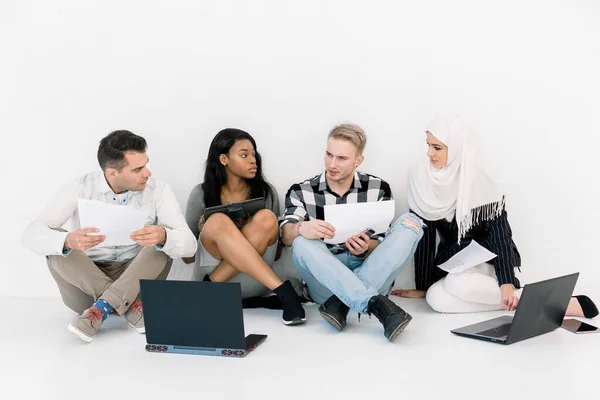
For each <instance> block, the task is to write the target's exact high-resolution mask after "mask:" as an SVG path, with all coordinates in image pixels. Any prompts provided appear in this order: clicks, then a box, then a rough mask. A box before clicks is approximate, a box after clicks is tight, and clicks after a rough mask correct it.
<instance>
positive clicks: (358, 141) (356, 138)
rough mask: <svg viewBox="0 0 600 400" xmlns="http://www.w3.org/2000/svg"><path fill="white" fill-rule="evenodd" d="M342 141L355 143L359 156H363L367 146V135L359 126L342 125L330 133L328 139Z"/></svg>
mask: <svg viewBox="0 0 600 400" xmlns="http://www.w3.org/2000/svg"><path fill="white" fill-rule="evenodd" d="M331 138H333V139H341V140H347V141H349V142H352V143H354V145H355V146H356V150H357V153H358V155H361V154H362V153H363V151H364V150H365V147H366V146H367V134H366V133H365V131H363V129H362V128H361V127H360V126H358V125H353V124H341V125H338V126H336V127H335V128H333V129H332V130H331V131H330V132H329V136H328V137H327V139H331Z"/></svg>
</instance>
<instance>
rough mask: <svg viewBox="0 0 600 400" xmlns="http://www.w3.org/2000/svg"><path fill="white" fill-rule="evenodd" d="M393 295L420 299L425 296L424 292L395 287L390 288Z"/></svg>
mask: <svg viewBox="0 0 600 400" xmlns="http://www.w3.org/2000/svg"><path fill="white" fill-rule="evenodd" d="M391 294H393V295H394V296H400V297H406V298H407V299H422V298H423V297H425V292H424V291H422V290H416V289H396V290H392V293H391Z"/></svg>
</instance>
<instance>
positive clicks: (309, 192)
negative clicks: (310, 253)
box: [279, 171, 392, 254]
mask: <svg viewBox="0 0 600 400" xmlns="http://www.w3.org/2000/svg"><path fill="white" fill-rule="evenodd" d="M391 199H392V190H391V188H390V185H389V184H388V183H387V182H386V181H384V180H382V179H380V178H378V177H376V176H373V175H369V174H365V173H362V172H358V171H355V173H354V181H353V182H352V186H350V189H349V190H348V192H346V193H345V194H344V195H343V196H339V195H338V194H337V193H334V192H333V191H332V190H331V189H330V188H329V185H328V184H327V180H326V179H325V172H322V173H320V174H319V175H317V176H315V177H313V178H311V179H308V180H306V181H304V182H302V183H296V184H294V185H292V187H290V189H289V190H288V192H287V194H286V196H285V210H284V212H283V215H282V216H281V218H280V219H279V229H280V231H281V229H283V227H284V226H285V225H286V224H289V223H298V222H302V221H310V220H311V219H320V220H324V219H325V209H324V207H325V206H326V205H333V204H347V203H366V202H370V201H384V200H391ZM384 237H385V233H381V234H375V235H371V236H370V238H371V239H372V240H377V241H379V242H381V241H382V240H383V238H384ZM327 248H328V249H329V251H331V253H333V254H339V253H343V252H344V251H346V250H347V249H346V246H345V245H344V244H343V243H341V244H327Z"/></svg>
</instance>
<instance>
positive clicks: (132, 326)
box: [127, 322, 146, 334]
mask: <svg viewBox="0 0 600 400" xmlns="http://www.w3.org/2000/svg"><path fill="white" fill-rule="evenodd" d="M127 323H128V324H129V326H130V327H131V328H133V329H135V330H136V331H137V332H138V333H142V334H143V333H146V327H145V326H140V327H136V326H135V325H133V324H132V323H131V322H127Z"/></svg>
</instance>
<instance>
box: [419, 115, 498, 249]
mask: <svg viewBox="0 0 600 400" xmlns="http://www.w3.org/2000/svg"><path fill="white" fill-rule="evenodd" d="M427 132H429V133H431V134H432V135H433V136H435V137H436V138H437V139H438V140H439V141H440V142H442V143H444V144H445V145H446V146H448V164H447V165H446V166H445V167H443V168H439V169H437V168H434V167H433V166H432V165H431V163H430V162H429V160H428V159H427V160H423V161H422V162H420V163H419V164H418V165H417V167H416V168H415V169H414V170H413V171H412V172H411V173H410V175H409V180H408V205H409V206H410V208H411V209H412V210H413V211H414V212H416V213H417V214H419V215H420V216H421V217H423V218H425V219H427V220H429V221H437V220H441V219H443V218H446V219H448V220H449V221H451V220H452V217H454V216H455V215H456V220H457V223H458V232H459V235H458V240H459V242H460V240H461V239H462V238H463V237H464V236H465V234H466V233H467V232H468V231H469V230H470V229H471V228H472V227H473V226H475V225H477V224H478V223H480V222H482V221H489V220H492V219H494V218H496V217H497V216H499V215H500V214H501V213H502V211H503V210H504V193H503V192H502V191H501V190H500V188H499V185H498V183H497V182H496V181H495V180H494V178H493V177H492V176H491V175H490V174H489V173H488V171H487V169H486V168H485V166H484V164H483V162H482V160H481V158H480V154H479V146H478V144H477V141H476V137H475V136H474V135H472V134H471V132H470V131H469V129H468V128H467V126H466V124H465V123H464V122H463V120H462V118H461V117H460V116H458V115H456V114H453V115H440V116H438V117H436V118H435V119H434V120H433V122H432V123H431V125H430V126H429V128H428V129H427Z"/></svg>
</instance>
